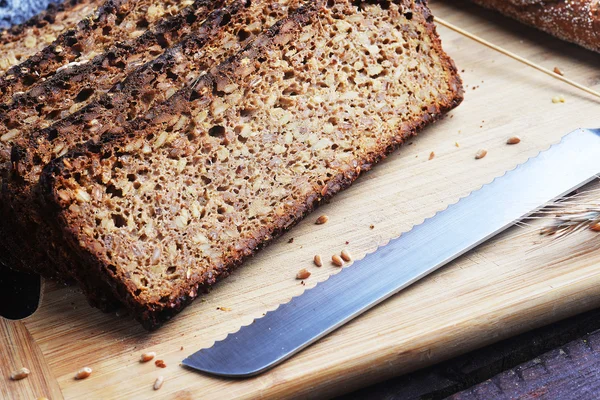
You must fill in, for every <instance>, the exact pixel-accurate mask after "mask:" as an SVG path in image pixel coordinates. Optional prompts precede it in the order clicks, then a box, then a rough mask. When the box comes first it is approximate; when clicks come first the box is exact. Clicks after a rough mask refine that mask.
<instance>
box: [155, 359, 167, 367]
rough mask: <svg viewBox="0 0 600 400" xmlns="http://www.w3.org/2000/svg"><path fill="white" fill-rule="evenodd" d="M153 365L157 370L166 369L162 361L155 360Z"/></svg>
mask: <svg viewBox="0 0 600 400" xmlns="http://www.w3.org/2000/svg"><path fill="white" fill-rule="evenodd" d="M154 365H156V366H157V367H158V368H167V364H166V363H165V361H164V360H156V361H154Z"/></svg>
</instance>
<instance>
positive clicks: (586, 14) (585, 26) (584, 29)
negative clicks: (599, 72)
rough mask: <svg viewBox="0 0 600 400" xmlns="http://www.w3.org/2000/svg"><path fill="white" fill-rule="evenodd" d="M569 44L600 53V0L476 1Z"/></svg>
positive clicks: (475, 0)
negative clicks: (575, 44)
mask: <svg viewBox="0 0 600 400" xmlns="http://www.w3.org/2000/svg"><path fill="white" fill-rule="evenodd" d="M472 1H473V2H475V3H477V4H479V5H482V6H484V7H487V8H490V9H493V10H496V11H499V12H501V13H502V14H504V15H506V16H509V17H511V18H514V19H516V20H519V21H521V22H523V23H525V24H527V25H531V26H533V27H535V28H538V29H540V30H542V31H545V32H547V33H549V34H551V35H554V36H556V37H558V38H560V39H563V40H566V41H568V42H573V43H577V44H579V45H580V46H583V47H585V48H588V49H590V50H593V51H596V52H600V1H599V0H472Z"/></svg>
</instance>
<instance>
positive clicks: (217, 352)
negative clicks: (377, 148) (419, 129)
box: [183, 129, 600, 377]
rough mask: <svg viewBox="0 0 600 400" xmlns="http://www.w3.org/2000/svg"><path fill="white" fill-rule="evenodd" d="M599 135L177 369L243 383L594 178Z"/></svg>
mask: <svg viewBox="0 0 600 400" xmlns="http://www.w3.org/2000/svg"><path fill="white" fill-rule="evenodd" d="M599 152H600V129H597V130H585V129H579V130H576V131H574V132H572V133H570V134H568V135H566V136H565V137H564V138H563V140H561V142H560V143H558V144H555V145H553V146H551V147H550V148H549V149H548V150H546V151H544V152H541V153H539V154H538V155H537V156H536V157H534V158H531V159H529V160H528V161H526V162H525V163H523V164H520V165H518V166H517V167H516V168H514V169H513V170H511V171H508V172H506V173H505V174H504V175H502V176H500V177H497V178H495V179H494V180H493V181H492V182H491V183H489V184H486V185H484V186H482V187H481V188H480V189H479V190H476V191H473V192H472V193H471V194H469V195H468V196H466V197H463V198H461V199H460V200H459V201H458V202H456V203H454V204H452V205H449V206H448V207H447V208H446V209H445V210H442V211H440V212H438V213H437V214H435V215H434V216H433V217H431V218H428V219H426V220H424V221H423V222H422V223H421V224H419V225H416V226H415V227H413V228H412V229H411V230H410V231H408V232H406V233H404V234H402V235H401V236H400V237H399V238H396V239H392V240H391V241H390V242H389V243H388V244H387V245H384V246H383V247H379V248H378V249H377V250H376V251H374V252H372V253H370V254H367V256H365V258H363V259H362V260H360V261H357V262H355V263H354V264H353V265H352V266H350V267H348V268H344V269H343V270H342V271H340V273H338V274H336V275H332V276H331V277H329V278H328V279H327V280H325V281H323V282H320V283H318V284H317V285H316V286H315V287H313V288H311V289H308V290H306V291H305V292H304V293H303V294H302V295H300V296H297V297H294V298H292V299H291V301H290V302H288V303H285V304H282V305H280V306H279V307H278V308H277V309H275V310H273V311H270V312H268V313H266V314H265V315H264V316H263V317H261V318H258V319H256V320H254V321H253V322H252V323H251V324H250V325H247V326H244V327H242V328H240V330H239V331H237V332H235V333H231V334H229V335H228V336H227V337H226V338H225V339H223V340H221V341H217V342H215V343H214V345H213V346H212V347H210V348H207V349H202V350H200V351H198V352H196V353H194V354H192V355H191V356H189V357H188V358H186V359H185V360H183V364H184V365H186V366H188V367H191V368H194V369H197V370H200V371H203V372H206V373H210V374H215V375H219V376H227V377H248V376H253V375H256V374H258V373H261V372H263V371H265V370H267V369H269V368H271V367H273V366H275V365H277V364H278V363H280V362H282V361H284V360H285V359H287V358H289V357H290V356H292V355H293V354H295V353H297V352H298V351H300V350H302V349H303V348H305V347H306V346H308V345H310V344H311V343H314V342H315V341H316V340H318V339H320V338H321V337H323V336H325V335H327V334H328V333H329V332H331V331H333V330H335V329H337V328H338V327H340V326H341V325H343V324H345V323H346V322H348V321H349V320H351V319H353V318H355V317H356V316H358V315H360V314H362V313H363V312H365V311H366V310H368V309H370V308H371V307H373V306H375V305H376V304H378V303H380V302H381V301H383V300H385V299H387V298H389V297H390V296H391V295H393V294H395V293H397V292H398V291H400V290H402V289H403V288H405V287H407V286H409V285H410V284H412V283H414V282H415V281H417V280H419V279H421V278H422V277H424V276H426V275H427V274H429V273H431V272H433V271H435V270H436V269H438V268H440V267H441V266H443V265H445V264H446V263H448V262H450V261H452V260H454V259H456V258H457V257H459V256H460V255H462V254H464V253H465V252H467V251H469V250H471V249H472V248H474V247H476V246H477V245H479V244H480V243H482V242H484V241H485V240H487V239H489V238H490V237H492V236H494V235H496V234H497V233H499V232H501V231H503V230H504V229H506V228H508V227H509V226H511V225H513V224H514V222H516V221H517V220H519V219H522V218H523V217H525V216H527V215H529V214H531V213H532V212H534V211H536V210H537V209H539V208H540V207H541V206H543V205H544V204H547V203H548V202H550V201H552V200H554V199H556V198H558V197H560V196H563V195H565V194H567V193H569V192H571V191H572V190H574V189H576V188H578V187H580V186H582V185H584V184H585V183H587V182H589V181H591V180H592V179H594V177H595V176H596V174H598V173H599V172H600V157H598V156H597V154H599Z"/></svg>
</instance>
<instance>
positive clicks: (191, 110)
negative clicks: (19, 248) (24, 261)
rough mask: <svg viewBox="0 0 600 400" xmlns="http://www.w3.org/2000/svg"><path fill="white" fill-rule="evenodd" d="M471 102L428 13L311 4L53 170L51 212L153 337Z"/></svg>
mask: <svg viewBox="0 0 600 400" xmlns="http://www.w3.org/2000/svg"><path fill="white" fill-rule="evenodd" d="M280 3H281V2H280ZM462 93H463V92H462V84H461V81H460V78H459V77H458V74H457V71H456V68H455V66H454V64H453V62H452V61H451V60H450V58H449V57H448V56H447V55H446V54H445V53H444V52H443V50H442V48H441V43H440V40H439V38H438V36H437V34H436V31H435V26H434V24H433V17H432V15H431V14H430V12H429V10H428V8H427V7H426V5H425V4H424V2H423V1H419V0H412V1H411V0H397V1H373V0H369V1H354V0H352V1H351V0H322V1H321V0H318V1H314V0H310V1H308V2H307V4H306V5H305V6H303V7H301V8H299V9H298V10H297V11H294V12H293V13H291V14H290V15H289V16H288V17H286V18H284V19H283V20H281V21H280V22H278V23H277V24H275V25H274V26H273V27H272V28H270V29H268V30H267V31H265V32H264V33H263V34H261V35H260V36H258V37H257V38H256V39H255V40H254V41H253V42H252V43H251V44H250V45H248V46H247V47H246V48H245V49H243V50H242V51H241V52H240V53H238V54H237V55H235V56H234V57H232V58H230V59H229V60H227V61H225V62H224V63H222V64H220V65H219V66H216V67H214V68H212V69H211V70H210V72H209V73H207V74H205V75H203V76H202V77H201V78H200V79H198V80H197V81H196V82H194V84H192V85H190V86H187V87H185V88H184V89H182V90H180V91H179V92H177V93H176V94H174V95H173V96H172V97H171V98H169V99H168V100H167V101H166V102H165V103H163V104H161V105H158V106H156V107H155V108H153V109H152V110H150V111H149V112H147V113H146V114H145V115H144V116H143V117H141V118H138V119H137V120H134V121H132V122H131V123H129V124H124V125H122V126H121V127H120V129H118V130H117V131H116V132H114V133H113V134H107V135H104V136H103V137H102V138H100V140H98V141H96V142H91V143H89V144H88V145H87V146H84V147H81V148H79V149H75V150H74V151H72V152H70V153H68V154H67V155H65V156H63V157H61V158H58V159H56V160H54V161H52V162H51V163H50V164H49V165H48V166H47V167H46V168H45V169H44V171H43V174H42V177H41V180H40V186H39V187H40V192H41V195H42V196H41V199H42V201H43V202H44V204H43V206H44V208H45V210H46V211H47V215H46V216H47V218H48V221H49V222H50V223H52V224H53V226H55V227H56V228H57V229H58V230H59V232H60V233H61V234H62V235H64V239H65V240H66V241H67V243H68V244H69V246H70V247H71V249H72V250H73V254H76V255H77V256H78V258H79V260H80V261H81V265H80V268H82V269H86V270H88V271H97V273H98V274H99V275H100V276H102V278H103V279H104V280H105V281H106V282H108V283H109V285H110V286H111V288H112V289H113V292H114V294H115V296H117V298H119V299H120V300H121V301H122V302H123V303H124V304H125V305H126V306H127V307H128V308H129V309H130V310H131V312H132V314H133V315H134V316H135V317H136V318H137V319H138V320H139V321H140V322H141V323H142V324H143V325H144V326H145V327H146V328H148V329H153V328H156V327H157V326H159V325H160V324H161V323H162V322H164V321H165V320H168V319H169V318H171V317H172V316H173V315H174V314H176V313H177V312H179V311H180V310H181V309H182V308H183V307H184V306H186V305H187V304H188V303H190V302H191V301H192V300H193V299H194V298H196V297H197V296H198V294H199V292H201V291H203V290H205V289H206V288H208V287H210V286H211V285H213V284H214V283H215V282H216V281H217V280H218V279H220V278H222V277H225V276H227V275H228V274H229V273H230V272H231V270H232V269H233V268H234V267H235V266H237V265H239V264H240V263H241V262H242V260H243V259H244V258H246V257H249V256H251V255H252V254H253V253H254V252H255V251H256V250H257V249H259V248H260V247H262V246H264V245H265V244H267V243H268V242H269V241H271V240H272V239H273V238H274V237H276V236H277V235H279V234H280V233H281V232H283V231H284V230H286V229H289V228H290V227H291V226H293V225H294V224H295V223H297V222H298V221H299V220H300V219H301V218H302V217H303V216H305V215H306V214H307V213H309V212H310V211H311V210H312V209H313V208H314V207H315V206H316V205H318V204H319V203H320V202H321V201H323V200H324V199H327V198H329V197H331V196H332V195H334V194H335V193H337V192H339V191H340V190H342V189H344V188H345V187H347V186H349V185H350V184H351V183H352V182H353V181H354V180H355V179H356V178H357V177H358V175H359V174H360V173H361V172H364V171H366V170H368V169H370V168H371V167H372V166H373V164H375V163H376V162H378V161H379V160H381V159H382V158H384V157H385V156H386V154H388V153H389V152H391V151H392V150H393V149H395V148H396V147H398V146H399V145H400V144H402V143H403V142H404V141H405V140H406V139H407V138H409V137H411V136H412V135H414V134H415V133H416V132H417V131H418V130H419V129H421V128H422V127H423V126H425V125H427V124H429V123H431V122H433V121H435V120H437V119H438V118H440V117H441V116H442V115H443V114H444V113H445V112H446V111H448V110H450V109H451V108H453V107H455V106H457V105H458V104H459V103H460V102H461V100H462Z"/></svg>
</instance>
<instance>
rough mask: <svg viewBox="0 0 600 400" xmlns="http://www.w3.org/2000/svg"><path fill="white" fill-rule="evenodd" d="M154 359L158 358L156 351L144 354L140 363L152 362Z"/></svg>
mask: <svg viewBox="0 0 600 400" xmlns="http://www.w3.org/2000/svg"><path fill="white" fill-rule="evenodd" d="M154 357H156V353H155V352H154V351H149V352H148V353H144V354H142V356H141V357H140V362H143V363H145V362H148V361H150V360H152V359H153V358H154Z"/></svg>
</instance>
